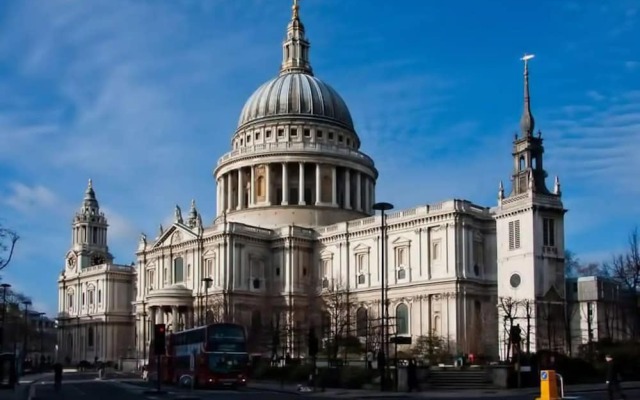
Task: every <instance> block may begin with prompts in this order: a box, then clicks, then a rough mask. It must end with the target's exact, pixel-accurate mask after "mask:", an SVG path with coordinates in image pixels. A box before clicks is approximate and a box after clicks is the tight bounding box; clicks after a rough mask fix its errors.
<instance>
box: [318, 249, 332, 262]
mask: <svg viewBox="0 0 640 400" xmlns="http://www.w3.org/2000/svg"><path fill="white" fill-rule="evenodd" d="M320 258H321V259H323V260H328V259H331V258H333V253H332V252H330V251H329V250H322V251H321V252H320Z"/></svg>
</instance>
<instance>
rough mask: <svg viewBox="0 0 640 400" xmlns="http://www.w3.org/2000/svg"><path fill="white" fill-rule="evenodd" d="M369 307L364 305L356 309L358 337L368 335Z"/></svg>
mask: <svg viewBox="0 0 640 400" xmlns="http://www.w3.org/2000/svg"><path fill="white" fill-rule="evenodd" d="M367 317H368V315H367V309H366V308H364V307H360V308H358V311H356V335H358V337H365V336H367Z"/></svg>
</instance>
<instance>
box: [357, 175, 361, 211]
mask: <svg viewBox="0 0 640 400" xmlns="http://www.w3.org/2000/svg"><path fill="white" fill-rule="evenodd" d="M356 210H358V211H362V172H360V171H358V172H357V175H356Z"/></svg>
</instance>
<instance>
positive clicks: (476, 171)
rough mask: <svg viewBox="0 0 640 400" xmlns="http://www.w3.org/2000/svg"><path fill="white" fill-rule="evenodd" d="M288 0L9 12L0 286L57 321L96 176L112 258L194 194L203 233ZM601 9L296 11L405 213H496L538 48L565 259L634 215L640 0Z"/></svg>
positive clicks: (618, 234)
mask: <svg viewBox="0 0 640 400" xmlns="http://www.w3.org/2000/svg"><path fill="white" fill-rule="evenodd" d="M290 3H291V2H290V0H171V1H150V0H149V1H144V0H136V1H124V0H122V1H121V0H104V1H100V0H94V1H79V0H59V1H58V0H47V1H18V0H15V1H10V0H5V1H3V2H2V11H1V12H0V94H1V95H0V222H1V223H2V224H3V225H5V226H10V227H12V228H15V229H16V230H17V231H18V232H19V233H20V236H21V240H20V242H19V245H18V248H17V250H16V255H15V259H14V261H13V263H12V264H11V265H10V267H9V268H8V269H7V270H6V271H3V273H2V279H3V280H4V281H7V282H9V283H12V284H13V285H14V286H16V287H17V288H19V289H20V290H23V291H25V292H27V293H28V294H30V295H32V296H33V298H34V301H35V303H36V306H37V307H39V308H41V309H42V310H44V311H48V312H51V313H53V312H55V309H56V303H57V295H56V278H57V276H58V274H59V273H60V271H61V269H62V267H63V265H64V255H65V253H66V251H67V250H68V248H69V245H70V222H71V218H72V216H73V213H74V212H75V211H76V209H77V208H78V207H79V205H80V203H81V200H82V196H83V192H84V190H85V187H86V184H87V180H88V179H89V178H92V179H93V182H94V187H95V189H96V193H97V195H98V199H99V200H100V203H101V206H102V208H103V209H104V211H105V213H106V214H107V216H108V218H109V221H110V225H111V227H110V246H111V249H112V252H113V253H114V255H115V256H116V261H117V262H120V263H130V262H131V261H133V259H134V248H135V245H136V243H137V238H138V236H139V234H140V232H143V231H144V232H147V233H148V234H149V235H152V236H155V233H156V230H157V227H158V225H159V224H160V223H161V222H163V221H166V220H167V219H168V217H170V216H171V215H172V212H173V208H174V206H175V204H176V203H178V204H180V205H181V206H182V208H183V209H185V208H188V205H189V202H190V200H191V199H192V198H194V199H195V200H196V201H197V203H198V205H199V209H200V210H201V211H202V212H203V214H204V217H205V222H206V223H210V222H211V221H212V219H213V217H214V215H213V213H214V212H215V193H216V191H215V186H214V180H213V178H212V169H213V166H214V165H215V163H216V160H217V159H218V157H220V156H221V155H222V154H224V153H225V152H227V151H228V150H229V149H230V137H231V135H232V133H233V131H234V129H235V126H236V123H237V120H238V116H239V112H240V110H241V108H242V105H243V104H244V101H245V100H246V99H247V98H248V97H249V95H250V94H251V93H252V91H253V90H255V89H256V88H257V87H258V86H259V85H260V84H261V83H263V82H264V81H266V80H268V79H270V78H272V77H273V76H274V75H275V74H276V73H277V71H278V68H279V63H280V60H281V47H280V46H281V41H282V39H283V37H284V32H285V27H286V23H287V22H288V19H289V16H290ZM606 3H607V4H605V3H604V2H601V1H597V0H580V1H575V2H569V1H562V2H560V1H556V0H542V1H536V2H505V1H501V0H486V1H481V2H480V1H475V0H448V1H436V0H433V1H423V0H413V1H411V0H403V1H401V2H394V1H387V0H367V1H363V0H346V1H345V0H303V1H301V7H302V8H301V17H302V19H303V22H304V23H305V26H306V28H307V34H308V36H309V39H310V40H311V44H312V50H311V61H312V65H313V67H314V71H315V73H316V75H317V76H318V77H320V78H321V79H323V80H325V81H327V82H329V83H330V84H331V85H332V86H333V87H334V88H336V89H337V90H338V91H339V92H340V93H341V94H342V96H343V97H344V98H345V100H346V102H347V104H348V105H349V106H350V109H351V112H352V114H353V117H354V120H355V123H356V129H357V130H358V133H359V135H360V137H361V139H362V142H363V148H362V150H363V151H365V152H367V153H368V154H369V155H371V156H372V157H373V158H374V159H375V160H376V163H377V167H378V168H379V170H380V179H379V181H378V194H377V196H376V197H377V198H378V199H383V200H386V201H390V202H392V203H394V204H396V206H397V207H399V208H407V207H412V206H415V205H419V204H425V203H431V202H437V201H440V200H444V199H448V198H454V197H455V198H466V199H470V200H472V201H474V202H476V203H480V204H482V205H487V206H491V205H494V204H495V202H496V195H497V188H498V182H499V181H500V180H501V179H502V180H504V181H505V183H507V184H508V182H509V175H510V172H511V170H510V169H511V166H512V161H511V154H510V150H511V140H512V138H513V134H514V132H515V131H516V130H517V129H518V121H519V118H520V114H521V111H522V63H521V61H519V58H520V57H521V56H522V54H523V53H524V52H529V53H535V54H536V58H535V59H534V60H533V61H532V63H531V86H532V104H533V111H534V115H535V117H536V122H537V128H539V129H540V130H541V131H542V135H543V137H544V138H545V139H546V140H545V145H546V153H545V157H546V158H545V166H546V168H547V170H548V172H549V176H550V179H549V185H550V186H551V185H552V178H553V176H554V175H556V174H557V175H559V176H560V179H561V182H562V184H563V192H564V201H565V204H566V206H567V208H569V209H570V211H569V213H568V214H567V232H566V236H567V246H568V247H569V248H571V249H572V250H573V251H575V252H576V253H578V254H579V255H580V256H581V257H582V258H583V259H589V260H600V259H602V258H606V257H608V256H609V254H610V253H611V252H613V251H618V250H619V249H621V247H623V246H624V243H625V240H626V235H627V233H628V232H629V230H630V229H632V228H633V226H634V224H635V223H636V222H637V221H638V220H639V218H638V217H639V216H640V202H638V201H637V197H638V196H639V195H640V185H638V183H637V182H638V178H637V174H638V171H639V170H640V158H638V157H637V156H635V155H636V153H637V150H638V143H640V58H639V57H640V56H639V54H640V44H639V42H638V40H637V38H638V37H640V27H639V26H638V23H637V21H638V20H639V18H640V16H639V15H638V12H639V11H640V10H639V8H640V2H639V1H624V0H619V1H616V2H606ZM461 10H462V11H464V12H462V13H461ZM634 156H635V157H634Z"/></svg>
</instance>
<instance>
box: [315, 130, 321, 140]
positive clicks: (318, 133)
mask: <svg viewBox="0 0 640 400" xmlns="http://www.w3.org/2000/svg"><path fill="white" fill-rule="evenodd" d="M316 137H317V138H318V139H322V131H317V132H316Z"/></svg>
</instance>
